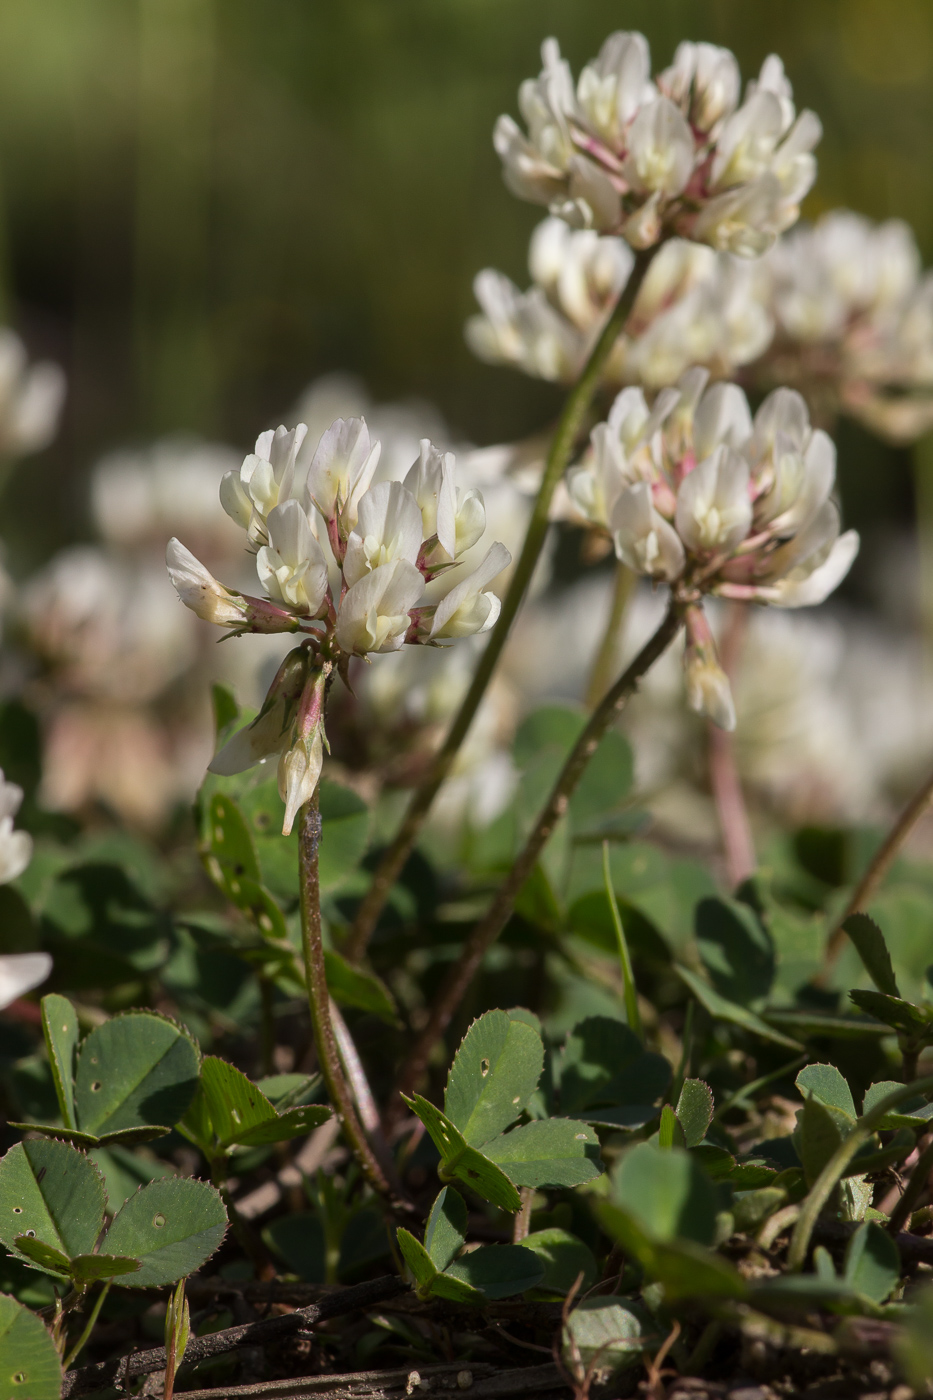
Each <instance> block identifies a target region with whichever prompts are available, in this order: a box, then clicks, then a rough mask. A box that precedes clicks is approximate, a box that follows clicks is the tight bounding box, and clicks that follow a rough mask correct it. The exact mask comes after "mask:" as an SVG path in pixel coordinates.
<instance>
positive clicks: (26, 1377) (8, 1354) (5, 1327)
mask: <svg viewBox="0 0 933 1400" xmlns="http://www.w3.org/2000/svg"><path fill="white" fill-rule="evenodd" d="M61 1391H62V1363H61V1359H60V1357H59V1355H58V1352H57V1350H56V1349H55V1343H54V1342H53V1341H52V1338H51V1337H50V1336H49V1333H48V1332H47V1331H46V1329H45V1327H44V1326H43V1325H42V1323H41V1321H40V1320H39V1318H37V1317H36V1316H35V1314H34V1313H31V1312H30V1311H29V1309H28V1308H24V1307H23V1306H22V1304H21V1303H17V1301H16V1299H15V1298H9V1297H7V1296H6V1295H5V1294H0V1397H2V1400H14V1397H20V1396H21V1397H22V1400H58V1398H59V1396H60V1395H61Z"/></svg>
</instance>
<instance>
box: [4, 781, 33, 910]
mask: <svg viewBox="0 0 933 1400" xmlns="http://www.w3.org/2000/svg"><path fill="white" fill-rule="evenodd" d="M22 800H23V789H22V788H21V787H19V786H18V784H16V783H8V782H7V781H6V780H5V778H4V776H3V769H2V768H0V885H7V884H9V882H10V881H11V880H15V879H16V877H17V876H18V875H22V873H23V871H24V870H25V869H26V866H27V865H28V864H29V862H30V861H31V860H32V837H31V836H30V835H29V833H28V832H27V831H14V830H13V818H14V817H15V816H16V813H17V812H18V811H19V809H20V804H21V803H22Z"/></svg>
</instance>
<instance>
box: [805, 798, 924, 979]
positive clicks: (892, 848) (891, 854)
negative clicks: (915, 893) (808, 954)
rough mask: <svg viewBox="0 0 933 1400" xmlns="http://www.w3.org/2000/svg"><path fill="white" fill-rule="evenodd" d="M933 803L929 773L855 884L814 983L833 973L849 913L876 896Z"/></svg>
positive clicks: (834, 929)
mask: <svg viewBox="0 0 933 1400" xmlns="http://www.w3.org/2000/svg"><path fill="white" fill-rule="evenodd" d="M931 801H933V773H930V774H929V775H928V777H926V778H924V780H923V782H922V783H921V784H920V786H919V788H918V789H917V791H916V792H915V793H914V795H913V797H912V798H911V799H910V801H909V802H908V804H907V806H906V807H905V808H904V810H903V812H902V813H901V815H900V816H899V817H898V819H897V821H896V822H895V823H894V825H893V826H892V828H891V830H890V831H889V832H888V834H887V836H886V837H885V839H884V840H883V841H882V843H881V845H880V846H879V847H878V849H877V851H876V852H875V854H874V855H873V856H872V859H871V864H870V865H869V867H868V869H867V870H866V871H865V874H864V875H863V876H862V878H861V880H859V882H858V884H857V885H856V887H855V890H854V892H853V894H852V898H851V899H850V900H849V902H848V904H847V905H846V907H845V909H844V910H843V912H842V914H841V915H840V916H839V918H838V919H837V920H836V922H835V924H834V925H833V928H832V931H831V933H830V935H829V937H828V938H827V940H826V950H825V952H824V954H823V967H822V970H821V972H820V973H819V975H818V977H817V978H816V979H815V980H817V981H823V980H825V978H826V975H827V973H828V972H829V971H830V970H831V968H832V966H833V964H834V963H835V961H836V959H837V958H838V957H839V954H840V953H841V952H842V949H843V947H844V945H845V941H846V937H847V935H846V931H845V929H844V928H843V924H844V923H845V921H846V919H848V917H849V915H850V914H856V913H858V912H860V911H864V910H865V908H866V907H867V905H868V903H869V901H870V900H871V899H872V898H873V897H874V894H875V891H876V890H877V888H878V886H879V885H880V884H881V882H882V880H883V879H884V877H885V876H886V875H887V873H888V871H889V870H890V869H891V866H892V865H893V864H894V859H895V857H896V855H897V853H898V851H899V850H900V849H901V846H903V844H904V842H905V841H906V840H907V837H908V836H909V835H910V833H911V832H912V831H913V829H914V827H915V826H916V825H917V822H918V821H919V820H920V818H921V817H922V816H923V814H924V813H925V812H926V810H927V808H928V807H929V805H930V803H931Z"/></svg>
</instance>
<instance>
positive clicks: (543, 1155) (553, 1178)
mask: <svg viewBox="0 0 933 1400" xmlns="http://www.w3.org/2000/svg"><path fill="white" fill-rule="evenodd" d="M482 1152H483V1156H484V1157H488V1158H489V1160H490V1161H491V1162H495V1163H496V1165H497V1166H500V1167H501V1168H502V1169H503V1171H504V1172H505V1174H506V1176H508V1178H509V1180H510V1181H512V1182H514V1184H515V1185H516V1186H580V1185H582V1184H583V1182H585V1181H594V1180H595V1179H596V1177H598V1176H600V1175H601V1173H602V1170H603V1166H602V1162H601V1161H600V1158H599V1138H598V1137H597V1136H596V1134H595V1133H594V1131H593V1129H592V1128H591V1127H589V1126H588V1125H587V1124H586V1123H578V1122H575V1121H574V1120H573V1119H572V1118H549V1119H542V1120H539V1121H538V1122H535V1123H525V1124H524V1125H523V1126H522V1127H519V1128H513V1129H512V1131H511V1132H510V1133H503V1134H502V1135H501V1136H500V1137H496V1138H493V1139H492V1141H491V1142H486V1143H483V1147H482Z"/></svg>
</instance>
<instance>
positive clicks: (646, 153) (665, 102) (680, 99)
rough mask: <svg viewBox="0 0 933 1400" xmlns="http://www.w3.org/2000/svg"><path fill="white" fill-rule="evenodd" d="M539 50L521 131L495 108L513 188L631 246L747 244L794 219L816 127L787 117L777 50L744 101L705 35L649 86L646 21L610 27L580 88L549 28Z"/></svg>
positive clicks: (810, 174)
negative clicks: (671, 240)
mask: <svg viewBox="0 0 933 1400" xmlns="http://www.w3.org/2000/svg"><path fill="white" fill-rule="evenodd" d="M541 57H542V64H543V68H542V71H541V74H540V76H539V77H538V78H537V79H529V80H527V81H525V82H524V83H522V85H521V88H520V90H519V107H520V109H521V113H522V116H523V117H524V119H525V123H526V127H527V134H525V133H523V132H522V131H521V129H520V128H519V126H518V125H517V124H516V122H515V121H513V119H512V118H511V117H507V116H503V117H500V118H499V120H498V122H497V124H496V128H495V133H494V137H493V141H494V145H495V148H496V151H497V152H498V154H499V157H500V159H501V160H502V164H503V173H504V176H505V181H506V184H507V185H508V187H509V189H511V190H512V192H513V194H516V195H518V197H519V198H521V199H528V200H531V201H532V202H533V203H535V204H544V205H546V206H547V207H548V208H549V209H550V211H551V213H552V214H554V215H557V216H559V217H560V218H563V219H565V220H566V221H567V222H568V223H569V224H572V225H573V226H575V227H578V228H595V229H597V230H598V231H599V232H600V233H619V234H621V235H622V236H623V237H624V238H626V239H627V240H628V241H629V242H630V243H631V244H633V246H635V247H638V248H646V247H650V246H651V245H652V244H654V243H656V242H657V241H658V240H659V239H660V238H661V237H662V236H663V235H665V234H671V233H675V234H678V235H680V236H681V237H685V238H693V239H696V240H698V241H700V242H707V243H710V244H712V246H713V247H715V248H718V249H721V250H725V251H729V252H733V253H738V254H740V255H742V256H746V257H754V256H757V255H758V254H760V253H761V252H763V251H764V250H765V249H766V248H767V247H769V246H770V244H771V243H773V242H774V239H775V237H776V236H777V234H779V233H780V232H782V231H783V230H784V229H786V228H788V227H790V225H791V224H792V223H794V221H795V220H796V218H797V216H798V213H799V206H800V200H801V199H802V198H803V196H804V195H805V194H806V192H807V190H808V189H809V188H810V186H811V185H812V183H813V180H814V178H815V175H816V163H815V160H814V157H813V154H812V151H813V147H814V146H815V145H816V144H817V142H818V141H819V139H820V135H821V128H820V124H819V121H818V120H817V118H816V117H815V116H814V114H813V113H812V112H802V113H801V114H800V116H799V117H796V120H795V115H796V114H795V110H794V105H793V101H792V97H791V89H790V84H789V83H788V81H787V78H786V76H785V74H784V69H783V65H782V64H781V61H780V59H778V58H777V57H776V56H775V55H773V54H772V55H771V57H770V58H768V59H766V60H765V63H764V65H763V66H762V69H761V73H760V74H759V78H758V81H757V82H752V83H749V85H748V90H747V93H746V97H745V102H744V103H743V104H742V105H741V106H739V107H737V106H736V104H737V102H738V90H739V81H738V69H737V65H736V63H735V59H734V58H733V56H732V55H731V54H730V53H728V51H727V50H723V49H714V48H713V47H712V46H710V45H697V46H694V45H689V46H688V45H682V46H681V48H680V49H678V51H677V54H676V55H675V61H674V65H673V67H672V68H669V69H667V70H666V71H665V72H664V73H662V74H661V75H660V76H659V78H658V85H657V86H655V85H654V83H652V82H651V77H650V74H651V61H650V54H649V51H648V44H647V41H646V40H645V38H644V36H643V35H641V34H635V33H624V32H617V33H615V34H611V35H610V36H609V38H608V39H607V40H606V42H605V43H604V44H603V47H602V49H601V51H600V53H599V56H598V57H597V58H596V59H595V60H593V61H592V62H591V63H589V64H588V65H587V66H586V67H585V68H584V70H583V72H582V73H581V75H580V79H579V82H578V83H577V85H576V88H574V84H573V78H572V75H571V72H570V69H569V67H568V65H567V63H566V62H565V60H564V59H562V58H561V55H560V49H559V47H558V45H557V41H556V40H554V39H547V40H546V41H545V43H544V45H543V46H542V50H541Z"/></svg>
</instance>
